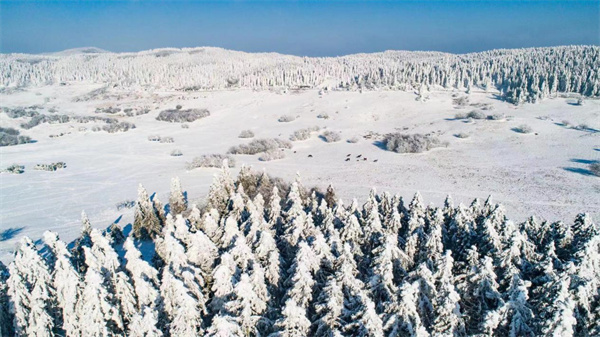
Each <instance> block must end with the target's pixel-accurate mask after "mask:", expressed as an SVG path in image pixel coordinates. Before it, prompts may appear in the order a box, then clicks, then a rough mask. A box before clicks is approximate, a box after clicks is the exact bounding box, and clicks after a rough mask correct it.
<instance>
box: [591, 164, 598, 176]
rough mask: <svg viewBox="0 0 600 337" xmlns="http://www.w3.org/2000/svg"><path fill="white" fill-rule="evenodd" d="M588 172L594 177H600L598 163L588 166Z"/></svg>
mask: <svg viewBox="0 0 600 337" xmlns="http://www.w3.org/2000/svg"><path fill="white" fill-rule="evenodd" d="M590 172H592V174H593V175H595V176H596V177H600V163H592V164H590Z"/></svg>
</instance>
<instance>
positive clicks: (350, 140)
mask: <svg viewBox="0 0 600 337" xmlns="http://www.w3.org/2000/svg"><path fill="white" fill-rule="evenodd" d="M359 140H360V138H359V137H357V136H354V137H352V138H349V139H348V140H346V142H348V143H350V144H355V143H358V141H359Z"/></svg>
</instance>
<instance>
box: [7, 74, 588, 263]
mask: <svg viewBox="0 0 600 337" xmlns="http://www.w3.org/2000/svg"><path fill="white" fill-rule="evenodd" d="M102 88H105V89H103V90H101V91H100V94H98V92H99V91H97V89H102ZM89 93H94V94H93V95H89ZM495 93H497V92H493V93H487V92H484V91H479V90H472V92H471V94H469V95H468V97H469V100H470V103H472V104H474V103H488V104H491V105H492V106H493V110H490V111H486V112H487V113H490V114H491V113H501V114H505V115H506V116H507V118H506V119H505V120H501V121H489V120H477V121H475V122H473V123H465V122H464V121H463V120H455V119H454V115H455V114H456V113H460V112H462V113H468V112H469V111H471V110H473V109H475V107H472V106H469V107H467V108H463V109H457V107H456V106H455V105H454V104H453V102H452V100H453V97H452V95H453V94H454V95H455V96H458V97H460V96H467V95H466V94H465V93H464V92H463V91H460V92H459V91H456V90H454V91H452V90H439V91H434V92H431V93H428V94H427V95H428V96H429V99H428V100H426V101H424V102H422V101H417V100H415V98H416V95H415V94H414V93H411V92H404V91H388V90H373V91H364V92H362V93H361V92H359V91H347V92H346V91H334V92H325V93H323V94H320V93H319V91H318V90H316V89H311V90H297V91H295V90H288V91H278V90H271V91H253V90H247V89H235V90H225V91H192V92H180V91H175V90H173V89H169V90H166V89H165V90H149V89H148V90H144V89H136V90H134V89H132V88H121V87H115V88H106V86H105V85H104V84H85V83H75V84H72V85H64V86H61V85H50V86H41V87H30V88H21V89H18V90H12V91H4V92H3V93H0V102H2V106H5V107H19V106H25V107H27V106H31V105H34V104H39V105H42V106H43V109H42V111H44V113H48V114H53V113H50V112H48V111H47V110H48V109H50V108H56V110H58V111H57V112H54V114H67V115H81V116H86V115H89V116H91V115H105V114H96V113H95V112H94V111H95V110H96V108H98V107H104V108H105V107H109V106H112V107H119V108H122V109H124V108H128V107H132V108H136V107H144V106H147V107H149V108H150V109H151V111H150V113H148V114H146V115H140V116H135V117H117V118H119V119H120V120H123V121H128V122H133V123H135V125H136V128H135V129H133V130H130V131H128V132H124V133H114V134H109V133H106V132H92V131H91V128H92V126H93V125H94V124H93V123H91V124H79V123H75V122H69V123H67V124H42V125H39V126H37V127H35V128H32V129H31V130H22V131H21V133H22V134H24V135H28V136H30V137H32V138H33V139H35V140H37V142H36V143H31V144H25V145H17V146H9V147H2V148H0V155H1V160H0V161H1V167H2V168H5V167H7V166H8V165H10V164H12V163H19V164H22V165H25V167H26V172H25V173H24V174H21V175H13V174H7V173H2V174H0V179H1V183H0V198H1V200H0V201H1V207H0V233H2V238H1V239H0V254H1V255H0V258H1V259H2V260H8V259H10V252H11V251H12V249H13V248H14V245H15V244H16V242H17V241H18V239H19V238H20V237H21V236H23V235H28V236H30V237H32V238H33V239H34V240H37V239H39V238H40V237H41V235H42V233H43V232H44V231H45V230H47V229H49V230H53V231H56V232H58V233H59V234H60V236H61V238H62V239H63V240H67V241H68V240H71V239H73V238H75V237H76V236H77V235H78V233H79V230H80V221H79V217H80V213H81V211H82V210H85V211H86V213H88V215H89V217H90V219H91V221H92V224H93V225H94V226H95V227H99V228H104V227H106V226H108V225H110V224H111V223H112V222H113V221H118V223H119V224H120V225H122V226H125V225H126V224H128V223H130V222H131V221H132V210H128V209H124V210H123V209H122V210H117V208H116V206H115V205H116V204H117V203H119V202H122V201H125V200H135V197H136V191H137V184H138V183H142V184H143V185H144V186H145V187H146V188H147V189H148V191H156V192H157V195H158V197H159V198H160V199H161V200H162V201H163V202H165V201H166V200H167V199H168V197H167V196H168V190H169V183H170V179H171V177H173V176H179V177H180V178H181V181H182V186H183V187H184V188H185V189H186V190H187V192H188V196H189V199H190V200H191V201H192V202H196V203H201V202H202V198H203V196H204V195H205V194H206V192H207V190H208V186H209V184H210V182H211V179H212V176H213V175H214V173H215V172H216V170H215V169H195V170H192V171H187V170H186V169H185V163H186V162H188V161H191V160H192V158H193V157H195V156H199V155H202V154H212V153H225V152H226V151H227V149H228V148H229V147H230V146H233V145H238V144H241V143H245V142H249V141H250V140H248V139H239V138H238V137H237V136H238V134H239V133H240V131H241V130H244V129H251V130H252V131H254V133H255V134H256V138H264V137H267V138H268V137H279V138H282V139H287V138H288V137H289V135H290V134H291V133H292V132H293V131H295V130H297V129H300V128H305V127H311V126H315V125H318V126H320V127H321V128H326V129H327V130H332V131H338V132H341V135H342V141H341V142H338V143H325V142H324V141H322V140H320V139H319V138H318V137H317V134H315V135H313V136H312V137H311V139H309V140H306V141H301V142H293V145H294V146H293V148H292V149H291V150H286V151H285V152H286V158H284V159H281V160H276V161H271V162H259V161H258V156H247V155H237V156H235V157H236V160H237V163H238V164H237V167H236V168H235V169H234V170H238V169H239V167H240V165H241V164H249V165H252V166H253V168H254V169H257V170H262V169H265V170H267V172H268V173H269V174H271V175H274V176H280V177H283V178H287V179H291V178H293V177H294V176H295V175H296V174H297V173H298V174H300V176H301V178H302V181H303V183H304V184H305V185H306V186H312V185H317V186H319V187H321V188H325V187H327V185H328V184H330V183H332V184H333V186H334V187H335V188H336V191H337V194H338V195H339V196H340V197H342V198H343V199H344V200H345V201H346V202H347V203H348V202H350V200H351V198H353V197H355V196H366V195H368V190H369V189H371V188H373V187H375V188H377V190H378V191H389V192H391V193H398V194H399V195H401V196H403V197H404V198H411V197H412V195H413V194H414V193H415V192H416V191H420V192H421V193H422V194H423V197H424V199H425V200H427V201H428V202H434V203H435V204H436V205H441V204H442V202H443V200H444V198H445V196H446V195H447V194H451V195H452V196H453V197H454V199H455V202H456V203H458V202H470V201H471V200H472V199H473V198H474V197H479V198H486V197H487V196H488V195H490V194H491V195H492V196H493V198H494V200H495V201H497V202H500V203H502V204H504V205H505V207H506V208H507V215H508V216H509V217H510V218H511V219H513V220H515V221H520V220H524V219H525V218H526V217H528V216H531V215H535V216H536V217H540V218H543V219H547V220H549V221H556V220H564V221H568V222H570V221H572V220H573V219H574V217H575V215H576V214H577V213H579V212H589V213H591V214H592V216H593V217H594V218H595V219H598V218H599V216H600V179H599V178H597V177H594V176H591V175H590V174H589V173H588V171H587V165H586V163H589V162H592V161H595V160H598V159H600V139H599V138H598V136H599V135H600V133H598V132H594V131H593V130H591V131H579V130H574V129H569V128H565V127H563V126H561V125H560V123H561V122H562V121H563V120H569V121H570V122H571V123H573V124H580V123H587V124H588V125H589V126H590V127H592V128H594V129H596V130H598V129H600V125H598V121H599V120H600V102H599V101H597V100H591V99H590V100H586V101H585V104H584V105H583V106H576V105H574V104H570V103H572V102H573V101H574V100H573V99H570V98H564V97H556V98H552V99H546V100H543V101H541V102H540V103H537V104H525V105H520V106H515V105H512V104H508V103H506V102H503V101H500V100H498V99H496V98H495V97H496V96H495V95H494V94H495ZM178 104H180V105H182V106H183V107H184V108H207V109H209V110H210V113H211V115H210V116H209V117H206V118H204V119H201V120H198V121H195V122H193V123H189V128H188V129H185V128H182V127H181V125H180V124H179V123H167V122H161V121H157V120H155V118H156V116H157V115H158V113H159V112H160V111H162V110H163V109H167V108H171V109H172V108H174V107H175V106H176V105H178ZM321 113H327V114H328V115H329V117H330V118H329V119H319V118H317V115H319V114H321ZM282 115H294V116H298V118H297V119H296V120H295V121H293V122H290V123H280V122H278V121H277V119H278V118H279V117H280V116H282ZM106 116H109V115H106ZM110 117H114V116H110ZM26 120H27V119H26V118H20V119H10V118H9V117H8V116H7V115H6V114H5V113H0V125H2V126H3V127H17V126H18V125H19V124H20V123H21V122H23V121H26ZM521 124H527V125H530V126H531V127H532V128H533V130H534V132H535V133H532V134H520V133H517V132H514V131H513V130H511V129H512V128H514V127H516V126H518V125H521ZM98 125H102V124H98ZM81 127H85V128H86V130H85V131H83V129H80V128H81ZM398 130H400V131H403V132H407V133H417V132H419V133H429V132H435V133H436V134H439V137H440V139H441V140H442V141H447V142H448V147H447V148H438V149H434V150H432V151H429V152H426V153H422V154H397V153H392V152H388V151H385V150H383V149H381V148H380V147H378V146H376V145H375V144H374V142H375V139H365V138H363V136H366V135H369V134H371V133H379V134H384V133H388V132H395V131H398ZM459 132H465V133H468V134H470V137H469V138H467V139H459V138H456V137H454V134H456V133H459ZM60 133H65V135H63V136H61V137H57V138H50V137H49V135H56V134H60ZM155 134H156V135H160V136H171V137H173V138H174V139H175V143H172V144H161V143H158V142H150V141H148V139H147V137H148V136H149V135H155ZM354 136H359V137H361V139H360V141H359V142H358V143H356V144H350V143H347V142H346V141H345V140H346V139H348V138H351V137H354ZM174 149H180V150H181V151H182V152H183V156H181V157H172V156H170V155H169V154H170V153H171V151H172V150H174ZM347 154H351V158H353V159H352V160H350V161H345V158H346V155H347ZM359 154H361V155H362V156H363V157H367V158H368V160H367V161H364V160H359V161H357V160H356V158H355V157H356V156H357V155H359ZM309 155H312V157H311V158H310V157H309ZM374 160H377V162H374ZM58 161H63V162H66V163H67V168H66V169H63V170H58V171H56V172H46V171H35V170H33V169H32V168H33V166H34V165H35V164H38V163H46V164H47V163H51V162H58ZM361 201H364V200H361Z"/></svg>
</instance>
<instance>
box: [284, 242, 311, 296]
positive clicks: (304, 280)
mask: <svg viewBox="0 0 600 337" xmlns="http://www.w3.org/2000/svg"><path fill="white" fill-rule="evenodd" d="M298 246H299V250H298V253H297V254H296V258H295V260H294V263H293V264H292V266H291V267H290V269H289V271H288V272H289V275H290V277H289V278H288V279H287V281H286V285H287V287H288V291H287V297H288V298H291V299H293V300H294V303H297V305H299V306H301V307H303V308H307V307H308V303H309V302H310V301H311V300H312V292H313V286H314V284H315V280H314V278H313V275H314V273H315V271H316V270H317V269H318V268H319V261H318V259H317V257H316V255H315V254H314V252H313V251H312V249H310V247H309V246H308V244H307V243H306V242H305V241H301V242H300V243H299V244H298Z"/></svg>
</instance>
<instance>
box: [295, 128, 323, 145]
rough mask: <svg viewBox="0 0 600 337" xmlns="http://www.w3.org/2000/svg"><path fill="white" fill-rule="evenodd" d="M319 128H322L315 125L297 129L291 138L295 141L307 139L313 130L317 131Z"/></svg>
mask: <svg viewBox="0 0 600 337" xmlns="http://www.w3.org/2000/svg"><path fill="white" fill-rule="evenodd" d="M319 130H321V128H320V127H318V126H313V127H310V128H305V129H299V130H296V131H294V133H292V135H291V136H290V140H291V141H293V142H295V141H300V140H307V139H309V138H310V135H311V134H312V133H313V132H317V131H319Z"/></svg>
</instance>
